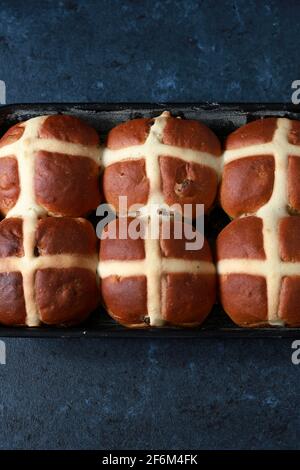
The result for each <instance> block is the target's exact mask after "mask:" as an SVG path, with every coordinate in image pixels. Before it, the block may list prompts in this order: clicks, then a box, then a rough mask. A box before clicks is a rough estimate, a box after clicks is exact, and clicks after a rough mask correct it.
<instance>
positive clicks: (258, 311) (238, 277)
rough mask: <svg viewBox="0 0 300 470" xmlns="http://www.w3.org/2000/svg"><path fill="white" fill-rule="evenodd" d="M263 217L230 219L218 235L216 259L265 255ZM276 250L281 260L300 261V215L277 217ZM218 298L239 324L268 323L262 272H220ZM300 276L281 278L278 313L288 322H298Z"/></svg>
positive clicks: (294, 324)
mask: <svg viewBox="0 0 300 470" xmlns="http://www.w3.org/2000/svg"><path fill="white" fill-rule="evenodd" d="M262 229H263V225H262V221H261V219H260V218H258V217H245V218H242V219H237V220H235V221H233V222H231V223H230V224H229V225H227V227H225V229H223V231H222V232H221V233H220V234H219V236H218V239H217V255H218V260H222V259H233V258H238V259H261V260H263V259H265V254H264V249H263V238H262ZM278 240H279V253H280V257H281V259H282V261H283V262H299V261H300V248H299V240H300V216H288V217H283V218H282V219H280V220H279V225H278ZM219 285H220V298H221V302H222V305H223V307H224V309H225V311H226V312H227V313H228V315H229V316H230V317H231V318H232V320H233V321H234V322H235V323H237V324H238V325H242V326H246V325H248V326H263V325H267V291H266V279H265V278H264V277H263V276H261V277H260V276H253V275H247V274H246V273H237V274H223V275H221V276H220V280H219ZM299 288H300V276H288V277H287V276H286V277H283V278H282V282H281V289H280V292H279V309H278V311H279V316H280V318H281V319H282V320H283V321H284V322H286V324H287V325H288V326H295V327H296V326H298V325H299V324H300V308H299V305H300V303H299V302H300V297H299Z"/></svg>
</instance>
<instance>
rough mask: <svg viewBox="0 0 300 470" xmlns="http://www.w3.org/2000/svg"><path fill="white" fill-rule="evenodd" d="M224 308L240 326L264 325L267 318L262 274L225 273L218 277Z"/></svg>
mask: <svg viewBox="0 0 300 470" xmlns="http://www.w3.org/2000/svg"><path fill="white" fill-rule="evenodd" d="M219 284H220V298H221V302H222V305H223V308H224V310H225V311H226V313H227V314H228V315H229V316H230V318H231V319H232V320H233V321H234V323H236V324H237V325H240V326H249V327H250V326H258V325H259V326H264V325H267V324H268V319H267V311H268V304H267V286H266V279H265V278H264V277H262V276H252V275H248V274H226V275H221V276H220V279H219Z"/></svg>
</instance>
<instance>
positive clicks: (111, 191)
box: [103, 160, 149, 212]
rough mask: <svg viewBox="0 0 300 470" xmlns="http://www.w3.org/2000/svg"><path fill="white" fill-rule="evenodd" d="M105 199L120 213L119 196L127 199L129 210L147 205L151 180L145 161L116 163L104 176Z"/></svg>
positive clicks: (107, 169)
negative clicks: (134, 205)
mask: <svg viewBox="0 0 300 470" xmlns="http://www.w3.org/2000/svg"><path fill="white" fill-rule="evenodd" d="M103 193H104V197H105V199H106V200H107V201H108V202H109V204H111V205H112V206H113V207H115V208H116V211H117V212H119V196H120V195H121V196H126V197H127V205H128V209H130V207H131V206H132V205H133V204H142V205H145V204H146V203H147V200H148V195H149V180H148V178H147V176H146V167H145V160H135V161H124V162H119V163H114V164H112V165H110V166H109V167H108V168H106V170H105V172H104V174H103Z"/></svg>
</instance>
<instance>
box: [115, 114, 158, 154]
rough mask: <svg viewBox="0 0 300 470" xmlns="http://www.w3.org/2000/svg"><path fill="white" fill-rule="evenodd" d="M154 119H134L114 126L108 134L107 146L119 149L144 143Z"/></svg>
mask: <svg viewBox="0 0 300 470" xmlns="http://www.w3.org/2000/svg"><path fill="white" fill-rule="evenodd" d="M152 122H153V121H152V119H132V120H131V121H127V122H124V123H122V124H119V125H118V126H116V127H114V128H113V129H112V130H111V131H110V132H109V134H108V138H107V147H108V148H109V149H111V150H118V149H122V148H125V147H132V146H134V145H141V144H143V143H144V142H145V141H146V139H147V137H148V135H149V129H150V126H151V123H152Z"/></svg>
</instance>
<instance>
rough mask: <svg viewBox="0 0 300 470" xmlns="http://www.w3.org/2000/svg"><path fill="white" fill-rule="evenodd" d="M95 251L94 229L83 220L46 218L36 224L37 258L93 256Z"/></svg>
mask: <svg viewBox="0 0 300 470" xmlns="http://www.w3.org/2000/svg"><path fill="white" fill-rule="evenodd" d="M96 249H97V238H96V235H95V231H94V228H93V226H92V224H91V223H90V222H88V221H87V220H85V219H71V218H69V217H64V218H52V217H48V218H46V219H42V220H40V221H39V222H38V225H37V229H36V250H37V253H38V254H39V256H43V255H44V256H45V255H58V254H62V253H68V254H76V255H87V256H88V255H90V256H93V255H94V254H95V253H96Z"/></svg>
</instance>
